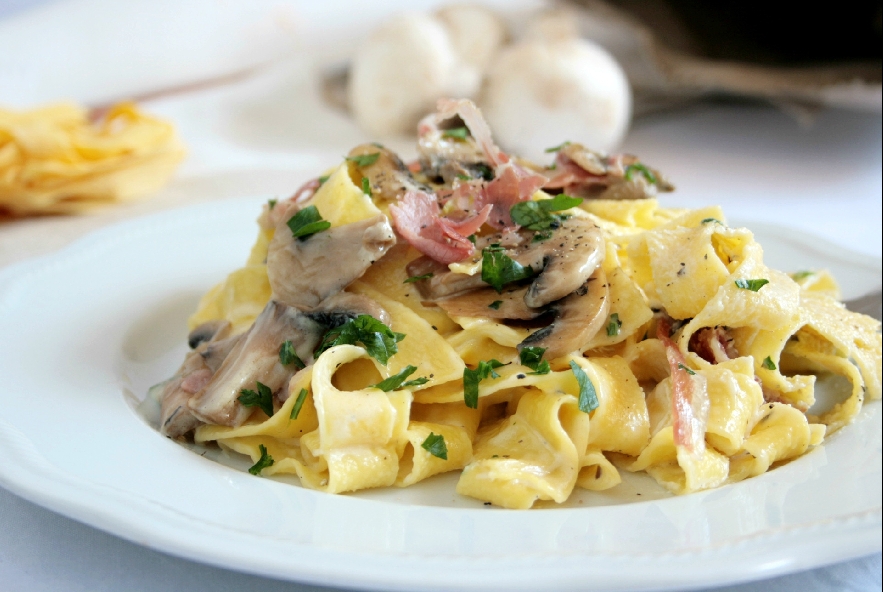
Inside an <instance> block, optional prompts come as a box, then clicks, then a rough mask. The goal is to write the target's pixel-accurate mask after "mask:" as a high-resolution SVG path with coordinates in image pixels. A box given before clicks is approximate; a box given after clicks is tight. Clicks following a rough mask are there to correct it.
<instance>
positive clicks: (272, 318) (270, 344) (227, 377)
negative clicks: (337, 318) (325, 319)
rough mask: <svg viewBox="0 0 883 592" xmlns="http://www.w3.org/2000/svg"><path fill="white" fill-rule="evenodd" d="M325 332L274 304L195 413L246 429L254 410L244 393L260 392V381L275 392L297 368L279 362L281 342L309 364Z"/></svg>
mask: <svg viewBox="0 0 883 592" xmlns="http://www.w3.org/2000/svg"><path fill="white" fill-rule="evenodd" d="M326 329H327V327H326V326H325V325H323V324H321V323H318V322H316V321H314V320H313V319H311V318H309V317H307V316H306V315H304V314H303V313H302V312H301V311H299V310H298V309H296V308H293V307H290V306H287V305H285V304H283V303H281V302H277V301H273V300H271V301H270V302H269V303H268V304H267V306H266V307H265V308H264V310H263V311H262V312H261V314H260V315H258V318H257V319H255V322H254V325H252V326H251V328H250V329H249V330H248V331H247V332H246V333H245V335H244V336H243V338H242V339H240V340H239V342H238V343H237V344H236V346H235V347H234V348H233V351H231V352H230V355H228V356H227V358H226V359H225V360H224V362H223V363H222V364H221V366H220V368H218V371H217V372H216V373H215V374H214V376H213V377H212V380H211V382H210V383H209V384H208V385H207V386H206V387H205V388H204V389H203V390H201V391H200V392H199V393H197V394H196V395H195V396H194V397H193V398H191V399H190V401H189V406H190V409H191V410H192V411H193V414H194V415H195V416H196V417H197V418H198V419H200V420H202V421H204V422H207V423H212V424H216V425H228V426H238V425H241V424H242V422H243V421H245V420H246V418H248V416H249V415H250V414H251V409H249V408H247V407H244V406H242V405H241V404H240V403H239V401H238V397H239V395H240V393H241V391H242V389H250V390H257V383H258V382H260V383H261V384H264V385H266V386H267V387H269V389H270V390H271V391H272V392H276V391H277V390H279V389H280V388H281V387H282V386H283V385H284V384H287V381H288V379H290V378H291V375H292V374H293V372H294V371H295V370H296V368H293V367H289V366H284V365H283V364H282V363H281V362H280V360H279V348H280V347H281V346H282V344H283V343H285V342H286V341H291V344H292V345H293V346H294V350H295V351H296V352H297V355H298V356H299V357H300V358H301V360H303V361H304V362H305V363H310V362H312V359H313V350H314V349H315V347H316V345H318V343H319V340H320V339H322V336H323V335H324V334H325V331H326Z"/></svg>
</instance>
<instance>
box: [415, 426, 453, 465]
mask: <svg viewBox="0 0 883 592" xmlns="http://www.w3.org/2000/svg"><path fill="white" fill-rule="evenodd" d="M420 448H422V449H423V450H425V451H426V452H428V453H429V454H431V455H432V456H434V457H436V458H440V459H442V460H448V447H447V446H446V445H445V437H444V436H442V435H441V434H434V433H432V432H429V435H428V436H426V439H425V440H423V444H421V445H420Z"/></svg>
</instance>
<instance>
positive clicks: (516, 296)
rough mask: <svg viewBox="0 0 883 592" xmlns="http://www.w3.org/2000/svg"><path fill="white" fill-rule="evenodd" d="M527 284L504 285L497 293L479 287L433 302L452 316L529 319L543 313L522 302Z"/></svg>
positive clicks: (490, 289)
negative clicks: (500, 291) (516, 285)
mask: <svg viewBox="0 0 883 592" xmlns="http://www.w3.org/2000/svg"><path fill="white" fill-rule="evenodd" d="M527 290H528V286H520V287H506V288H503V291H502V293H500V294H498V293H497V291H496V290H494V289H493V288H481V289H478V290H472V291H471V292H466V293H465V294H459V295H457V296H451V297H449V298H442V299H440V300H436V301H434V304H435V305H436V306H438V307H439V308H441V309H442V310H443V311H445V312H446V313H447V314H448V315H449V316H454V317H484V318H488V319H518V320H525V321H526V320H530V319H535V318H537V317H538V316H540V315H542V314H544V312H545V311H544V310H543V309H540V308H530V307H529V306H527V305H526V304H525V303H524V295H525V293H526V292H527Z"/></svg>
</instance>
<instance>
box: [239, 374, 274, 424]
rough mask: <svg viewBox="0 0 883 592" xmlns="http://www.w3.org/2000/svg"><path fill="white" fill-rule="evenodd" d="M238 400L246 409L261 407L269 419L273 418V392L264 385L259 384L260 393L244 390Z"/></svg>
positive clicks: (240, 392)
mask: <svg viewBox="0 0 883 592" xmlns="http://www.w3.org/2000/svg"><path fill="white" fill-rule="evenodd" d="M237 400H238V401H239V402H240V403H242V405H243V406H245V407H260V408H261V411H263V412H264V413H266V414H267V417H272V416H273V391H271V390H270V387H268V386H267V385H265V384H263V383H260V382H259V383H258V392H254V391H253V390H251V389H242V390H241V391H239V396H238V397H237Z"/></svg>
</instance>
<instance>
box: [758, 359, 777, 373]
mask: <svg viewBox="0 0 883 592" xmlns="http://www.w3.org/2000/svg"><path fill="white" fill-rule="evenodd" d="M761 365H762V366H763V367H764V368H766V369H767V370H776V363H775V362H774V361H773V359H772V358H771V357H769V356H767V357H765V358H764V359H763V364H761Z"/></svg>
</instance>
